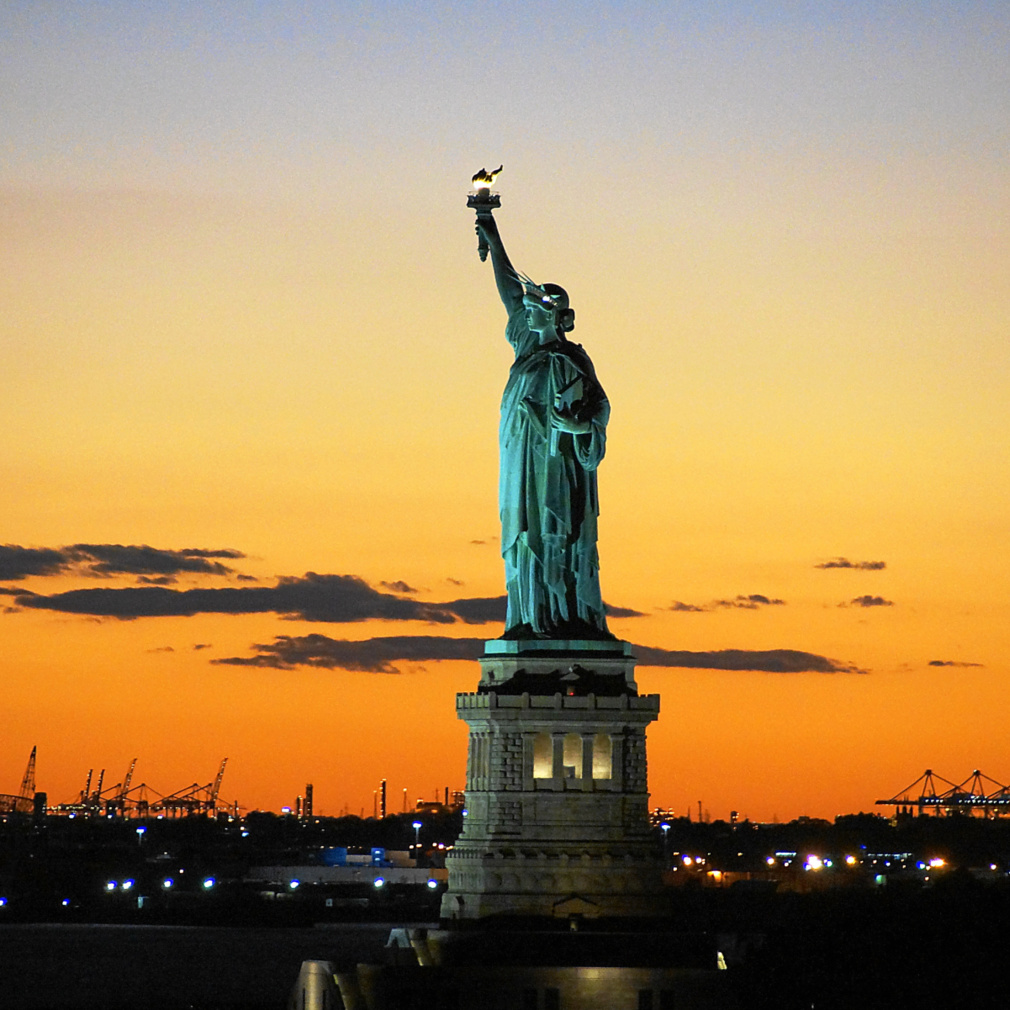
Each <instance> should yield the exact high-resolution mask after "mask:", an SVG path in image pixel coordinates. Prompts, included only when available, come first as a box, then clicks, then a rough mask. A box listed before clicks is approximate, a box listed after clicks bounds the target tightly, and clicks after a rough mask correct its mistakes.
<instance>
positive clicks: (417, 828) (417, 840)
mask: <svg viewBox="0 0 1010 1010" xmlns="http://www.w3.org/2000/svg"><path fill="white" fill-rule="evenodd" d="M412 826H413V828H414V858H415V859H417V850H418V848H419V847H420V845H421V822H420V821H414V823H413V825H412Z"/></svg>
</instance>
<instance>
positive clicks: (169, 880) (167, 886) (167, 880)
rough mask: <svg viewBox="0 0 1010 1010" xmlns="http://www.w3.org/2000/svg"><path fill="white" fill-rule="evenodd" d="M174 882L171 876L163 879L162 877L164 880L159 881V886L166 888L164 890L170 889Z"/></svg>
mask: <svg viewBox="0 0 1010 1010" xmlns="http://www.w3.org/2000/svg"><path fill="white" fill-rule="evenodd" d="M174 883H175V881H174V880H173V879H172V878H171V877H166V878H165V879H164V880H163V881H162V882H161V886H162V888H164V890H166V891H170V890H171V889H172V885H173V884H174Z"/></svg>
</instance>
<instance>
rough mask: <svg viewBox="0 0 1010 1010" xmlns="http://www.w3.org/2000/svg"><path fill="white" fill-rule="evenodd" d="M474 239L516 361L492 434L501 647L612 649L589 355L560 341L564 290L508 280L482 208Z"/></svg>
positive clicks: (603, 414)
mask: <svg viewBox="0 0 1010 1010" xmlns="http://www.w3.org/2000/svg"><path fill="white" fill-rule="evenodd" d="M471 206H473V204H471ZM477 233H478V236H479V239H480V246H481V249H482V251H483V249H484V248H485V247H486V248H487V249H488V250H489V251H490V253H491V262H492V265H493V266H494V275H495V281H496V282H497V285H498V293H499V294H500V295H501V299H502V301H503V302H504V304H505V309H506V311H507V312H508V323H507V324H506V327H505V337H506V339H507V340H508V342H509V343H510V344H511V345H512V348H513V350H514V351H515V362H514V363H513V365H512V368H511V370H510V371H509V377H508V382H507V383H506V385H505V392H504V394H503V395H502V402H501V423H500V426H499V432H498V441H499V449H500V453H501V456H500V463H499V480H498V505H499V511H500V513H501V527H502V533H501V551H502V557H503V558H504V561H505V584H506V588H507V591H508V613H507V616H506V620H505V634H504V636H503V637H504V638H508V639H536V638H550V639H606V640H613V635H611V633H610V632H609V631H608V629H607V621H606V616H605V614H604V610H603V600H602V598H601V596H600V580H599V555H598V553H597V549H596V520H597V516H598V515H599V511H600V508H599V497H598V493H597V485H596V468H597V467H598V466H599V464H600V461H601V460H602V459H603V454H604V451H605V448H606V428H607V419H608V418H609V416H610V404H609V402H608V401H607V397H606V394H605V393H604V392H603V387H602V386H601V385H600V383H599V381H598V380H597V378H596V371H595V369H594V368H593V363H592V362H591V361H590V359H589V355H588V354H586V352H585V351H584V350H583V349H582V347H581V345H579V344H576V343H572V342H571V341H569V340H567V339H566V337H565V334H566V333H570V332H571V331H572V330H573V329H574V327H575V312H574V311H573V310H572V309H571V308H570V307H569V304H568V295H567V293H566V292H565V290H564V289H563V288H561V287H559V286H558V285H556V284H542V285H538V284H534V283H533V282H532V281H531V280H530V279H529V278H528V277H526V276H525V275H523V274H520V273H519V272H518V271H516V269H515V268H514V267H513V266H512V263H511V262H510V261H509V258H508V255H507V254H506V252H505V246H504V245H503V244H502V240H501V236H500V235H499V233H498V226H497V224H496V222H495V220H494V218H493V217H492V215H491V208H490V207H489V206H487V207H486V208H485V207H484V206H481V205H479V204H478V210H477Z"/></svg>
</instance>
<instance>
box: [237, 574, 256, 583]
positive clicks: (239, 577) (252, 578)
mask: <svg viewBox="0 0 1010 1010" xmlns="http://www.w3.org/2000/svg"><path fill="white" fill-rule="evenodd" d="M235 578H236V580H237V581H238V582H259V579H258V578H256V576H255V575H245V574H244V573H242V572H239V574H238V575H236V576H235Z"/></svg>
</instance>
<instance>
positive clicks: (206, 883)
mask: <svg viewBox="0 0 1010 1010" xmlns="http://www.w3.org/2000/svg"><path fill="white" fill-rule="evenodd" d="M215 883H216V881H215V880H214V878H213V877H206V878H205V879H204V882H203V889H204V890H205V891H209V890H210V889H211V888H212V887H213V886H214V884H215Z"/></svg>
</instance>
